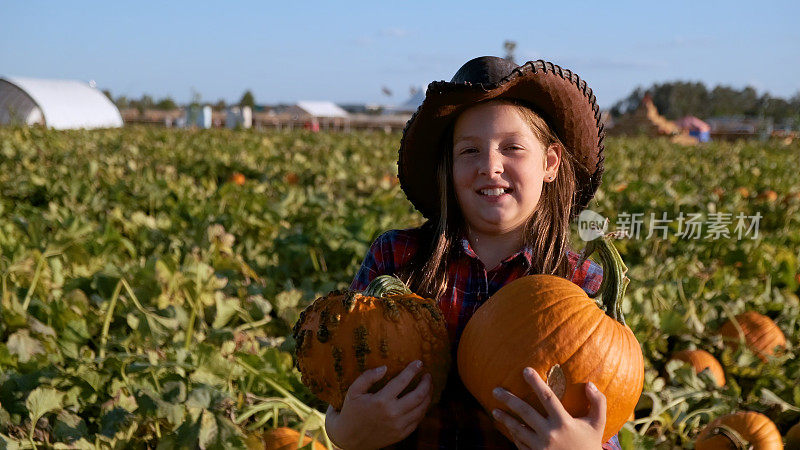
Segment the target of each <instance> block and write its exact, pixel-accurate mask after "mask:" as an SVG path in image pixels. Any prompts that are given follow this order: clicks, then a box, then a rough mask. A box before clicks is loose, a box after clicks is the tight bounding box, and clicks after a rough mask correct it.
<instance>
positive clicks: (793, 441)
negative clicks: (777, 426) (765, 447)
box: [786, 422, 800, 450]
mask: <svg viewBox="0 0 800 450" xmlns="http://www.w3.org/2000/svg"><path fill="white" fill-rule="evenodd" d="M786 450H800V422H798V423H796V424H795V425H794V426H793V427H792V428H789V431H788V432H787V433H786Z"/></svg>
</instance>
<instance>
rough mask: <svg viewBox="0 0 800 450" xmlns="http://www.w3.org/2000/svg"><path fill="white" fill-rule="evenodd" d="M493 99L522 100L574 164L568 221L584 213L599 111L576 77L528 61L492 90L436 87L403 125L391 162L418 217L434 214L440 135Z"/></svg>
mask: <svg viewBox="0 0 800 450" xmlns="http://www.w3.org/2000/svg"><path fill="white" fill-rule="evenodd" d="M496 98H510V99H517V100H522V101H524V102H527V103H529V104H531V105H532V106H533V107H535V109H536V112H537V113H539V114H540V115H541V116H542V118H543V119H544V120H545V121H546V122H547V123H548V125H550V127H551V128H552V129H553V131H554V132H555V133H556V135H557V136H558V137H559V139H560V140H561V142H562V143H563V144H564V146H565V147H566V150H567V151H569V152H570V153H571V155H572V156H573V159H574V160H575V162H576V164H575V177H576V182H577V186H576V190H575V203H574V205H573V208H572V217H575V216H577V215H578V213H580V211H581V210H583V209H584V208H586V206H587V205H588V204H589V201H590V200H591V199H592V197H593V196H594V193H595V192H596V191H597V188H598V187H599V186H600V180H601V178H602V174H603V160H604V155H603V139H604V137H605V132H604V130H603V125H602V123H601V121H600V108H599V107H598V106H597V102H596V98H595V96H594V94H592V90H591V89H590V88H588V87H587V85H586V82H585V81H583V80H581V79H580V77H578V75H576V74H575V73H573V72H571V71H570V70H567V69H562V68H561V67H559V66H557V65H555V64H553V63H550V62H546V61H541V60H539V61H528V62H527V63H525V64H523V65H522V66H519V67H517V68H516V69H514V70H513V71H512V72H511V74H509V75H508V76H507V77H505V78H503V79H502V80H501V81H500V82H499V83H496V84H490V85H485V84H472V83H454V82H447V81H436V82H433V83H431V84H429V85H428V90H427V92H426V94H425V100H424V101H423V102H422V105H420V107H419V108H418V109H417V112H416V113H414V115H413V116H412V117H411V119H410V120H409V121H408V123H406V126H405V129H404V130H403V139H402V140H401V142H400V152H399V158H398V161H397V165H398V177H399V178H400V186H401V187H402V189H403V191H404V192H405V194H406V196H407V197H408V199H409V200H410V201H411V203H412V204H413V205H414V207H415V208H417V210H419V211H420V212H421V213H422V215H423V216H425V217H426V218H428V219H433V218H435V217H437V216H438V214H439V195H438V186H437V176H436V166H437V164H438V161H439V158H440V152H441V150H442V149H441V146H442V145H441V139H442V136H443V133H444V131H445V130H446V129H447V127H448V126H450V125H451V124H452V123H453V121H454V120H455V118H456V117H458V115H459V114H460V113H461V112H463V111H464V110H466V109H467V108H469V107H471V106H473V105H474V104H475V103H477V102H482V101H487V100H492V99H496Z"/></svg>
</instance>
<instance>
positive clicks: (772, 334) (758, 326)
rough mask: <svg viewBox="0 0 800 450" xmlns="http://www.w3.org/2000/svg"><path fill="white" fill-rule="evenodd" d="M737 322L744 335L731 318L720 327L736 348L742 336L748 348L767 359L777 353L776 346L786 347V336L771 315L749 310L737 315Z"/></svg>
mask: <svg viewBox="0 0 800 450" xmlns="http://www.w3.org/2000/svg"><path fill="white" fill-rule="evenodd" d="M736 322H737V323H738V324H739V327H740V328H741V329H742V333H743V334H744V336H741V335H740V333H739V330H738V329H737V328H736V325H735V324H734V323H733V322H732V321H730V320H728V321H727V322H725V323H724V324H723V325H722V327H721V328H720V329H719V334H721V335H722V337H723V339H724V340H725V341H726V342H728V343H730V345H731V346H732V347H733V348H734V349H735V348H736V347H737V346H738V343H739V339H740V336H741V337H743V338H744V341H745V344H746V345H747V348H749V349H750V350H752V351H753V352H754V353H756V354H757V355H758V356H759V357H760V358H761V359H762V360H764V361H766V360H767V357H768V356H772V355H774V354H775V347H779V348H785V347H786V336H784V335H783V332H782V331H781V329H780V328H778V326H777V325H775V322H773V321H772V319H770V318H769V317H767V316H765V315H763V314H759V313H757V312H755V311H747V312H745V313H742V314H739V315H738V316H736Z"/></svg>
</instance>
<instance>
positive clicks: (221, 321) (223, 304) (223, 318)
mask: <svg viewBox="0 0 800 450" xmlns="http://www.w3.org/2000/svg"><path fill="white" fill-rule="evenodd" d="M216 309H217V314H216V316H215V317H214V323H213V324H212V325H211V326H212V327H213V328H216V329H219V328H222V327H224V326H225V325H226V324H227V323H228V322H230V320H231V319H232V318H233V316H235V315H236V313H237V311H238V310H239V299H238V298H234V297H225V298H217V299H216Z"/></svg>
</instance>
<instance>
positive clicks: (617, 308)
mask: <svg viewBox="0 0 800 450" xmlns="http://www.w3.org/2000/svg"><path fill="white" fill-rule="evenodd" d="M618 235H619V233H608V234H606V235H604V236H602V237H600V238H598V239H594V240H591V241H589V242H588V243H587V244H586V247H584V249H583V251H582V252H581V257H580V259H579V260H578V264H577V266H576V268H578V267H581V266H582V265H583V263H584V262H585V261H586V259H588V258H589V256H590V255H591V254H592V253H594V252H595V251H597V254H598V258H599V259H600V265H601V266H603V281H602V283H601V284H600V289H599V290H598V291H597V292H595V293H594V294H592V295H590V297H591V298H596V297H597V295H598V294H601V295H602V308H603V309H605V311H606V314H608V315H609V316H610V317H611V318H612V319H614V320H616V321H617V322H619V323H621V324H623V325H625V316H623V314H622V298H623V297H624V296H625V288H627V287H628V282H630V280H629V279H628V277H626V276H625V274H626V273H627V272H628V267H627V266H626V265H625V263H624V262H623V261H622V257H621V256H620V255H619V252H618V251H617V249H616V247H614V244H613V240H614V239H615V238H617V237H618Z"/></svg>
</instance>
